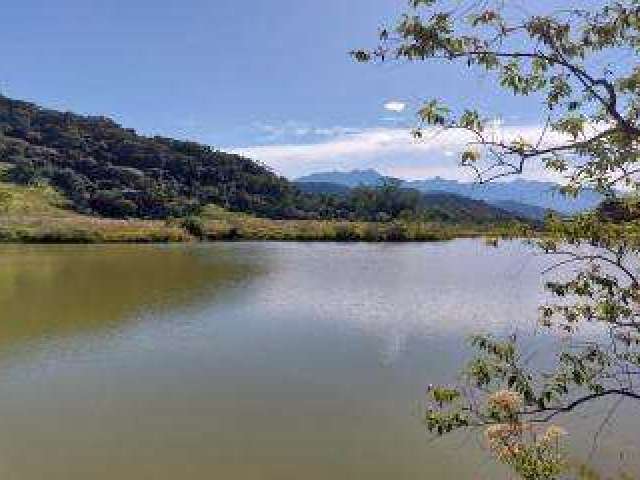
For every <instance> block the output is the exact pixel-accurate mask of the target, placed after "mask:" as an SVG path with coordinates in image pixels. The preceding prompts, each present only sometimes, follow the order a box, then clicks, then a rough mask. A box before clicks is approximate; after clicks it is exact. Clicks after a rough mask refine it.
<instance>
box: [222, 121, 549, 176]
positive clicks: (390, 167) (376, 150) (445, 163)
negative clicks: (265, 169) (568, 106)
mask: <svg viewBox="0 0 640 480" xmlns="http://www.w3.org/2000/svg"><path fill="white" fill-rule="evenodd" d="M345 131H346V130H345ZM542 131H543V129H542V127H541V126H538V125H521V126H509V127H504V126H503V127H501V128H499V129H496V131H495V132H494V133H493V134H494V135H495V137H496V138H497V139H500V140H504V141H509V140H513V139H515V138H518V137H523V138H525V139H527V140H529V141H531V142H536V141H537V140H538V138H539V137H540V135H541V133H542ZM332 133H335V134H336V136H335V137H330V138H329V139H328V140H326V141H322V142H317V143H305V144H282V145H261V146H249V147H243V148H234V149H232V150H233V151H234V152H235V153H239V154H242V155H246V156H248V157H250V158H254V159H256V160H259V161H261V162H263V163H266V164H267V165H269V166H271V167H272V168H273V169H274V170H275V171H276V172H278V173H280V174H282V175H285V176H288V177H291V178H294V177H298V176H301V175H305V174H308V173H312V172H316V171H324V170H334V169H337V170H350V169H354V168H375V169H377V170H379V171H380V172H382V173H384V174H386V175H393V176H398V177H401V178H424V177H433V176H436V175H438V176H442V177H445V178H451V179H461V180H471V179H472V177H471V175H470V172H469V171H468V170H466V169H463V168H461V167H459V166H458V164H457V157H458V155H459V153H460V152H461V151H462V150H463V149H464V148H465V146H466V145H467V143H468V142H469V141H470V140H471V137H470V136H469V135H468V134H466V133H464V132H462V131H454V130H451V131H444V132H442V131H436V130H434V129H431V130H429V129H427V130H426V131H425V136H424V138H423V139H422V140H416V139H414V138H412V136H411V135H410V132H409V130H408V129H405V128H370V129H366V130H360V131H355V132H349V133H340V132H339V131H337V130H336V131H332ZM560 141H562V138H561V137H560V135H558V134H552V133H549V134H547V137H546V141H545V144H555V143H558V142H560ZM523 176H524V177H526V178H538V179H555V180H558V177H557V176H551V174H550V173H549V172H547V171H545V169H544V168H543V166H542V165H541V164H539V163H537V164H532V165H531V166H530V167H529V168H528V169H527V171H526V172H525V174H524V175H523Z"/></svg>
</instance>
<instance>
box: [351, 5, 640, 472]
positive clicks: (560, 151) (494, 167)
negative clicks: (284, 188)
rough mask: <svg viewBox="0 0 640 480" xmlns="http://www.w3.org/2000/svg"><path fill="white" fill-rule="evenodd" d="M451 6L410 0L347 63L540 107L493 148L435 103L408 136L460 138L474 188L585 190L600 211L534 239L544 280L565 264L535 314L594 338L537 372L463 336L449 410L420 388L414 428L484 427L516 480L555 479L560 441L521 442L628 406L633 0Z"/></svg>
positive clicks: (489, 130)
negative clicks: (462, 83)
mask: <svg viewBox="0 0 640 480" xmlns="http://www.w3.org/2000/svg"><path fill="white" fill-rule="evenodd" d="M451 3H452V2H444V1H439V0H410V2H409V4H410V5H409V8H410V10H409V12H408V13H406V14H405V15H404V16H403V17H402V18H401V19H400V21H399V22H398V23H397V25H395V27H393V28H385V29H383V30H382V31H381V32H380V36H379V40H380V44H379V45H378V46H377V47H376V48H374V49H372V50H356V51H354V52H353V56H354V58H355V59H356V60H357V61H360V62H370V61H389V60H396V61H397V60H405V61H411V62H422V61H444V62H459V63H461V64H463V65H466V66H468V67H469V68H471V69H474V70H475V71H478V70H479V71H483V72H486V73H488V74H489V75H494V76H495V77H496V85H497V86H499V88H501V89H503V90H506V91H508V92H511V93H512V94H513V95H515V96H524V97H531V99H532V101H533V105H536V103H538V104H539V105H540V109H541V117H542V121H541V128H540V131H539V134H538V135H537V136H536V138H526V137H525V136H520V137H517V136H516V137H514V138H501V137H500V135H499V132H498V133H497V132H496V129H495V128H494V127H493V125H492V124H493V122H492V121H491V119H490V118H489V117H488V116H486V115H483V114H482V113H480V112H478V111H476V110H474V109H464V110H462V111H454V109H452V108H450V107H448V106H447V105H446V104H444V103H442V102H441V101H439V100H430V101H428V102H426V103H425V104H424V105H423V106H422V107H421V108H419V110H418V117H419V122H420V123H419V125H418V127H417V128H416V130H415V131H414V132H413V133H414V136H415V137H416V138H426V137H427V133H431V132H434V131H435V132H438V131H440V130H450V129H455V130H462V131H463V132H466V134H467V135H468V138H469V143H468V147H467V148H466V149H465V150H464V151H463V153H462V154H461V157H460V164H461V165H462V166H464V167H468V168H470V169H472V171H474V172H475V174H476V176H477V179H478V181H479V182H488V181H491V180H493V179H496V178H499V177H503V176H507V175H513V174H519V173H522V172H523V171H525V169H526V168H528V167H529V166H530V164H531V163H532V162H538V164H541V165H542V166H544V167H545V168H546V169H548V170H549V171H552V172H555V173H559V174H561V175H563V176H565V178H566V185H565V186H564V188H563V192H564V193H565V194H568V195H572V194H576V193H578V192H579V191H580V190H581V189H584V188H594V189H595V190H596V191H598V192H600V193H602V194H603V195H605V196H606V198H607V201H606V202H605V203H604V204H603V205H602V206H601V207H600V208H599V209H598V210H597V211H595V212H591V213H587V214H583V215H579V216H577V217H576V218H574V219H570V220H565V219H559V218H552V219H551V220H550V222H549V227H548V229H549V232H548V234H547V235H545V237H544V238H542V239H539V240H532V243H536V244H537V245H538V246H539V247H540V248H542V250H543V251H544V252H546V253H549V254H551V255H554V256H557V257H558V258H559V259H560V260H559V261H558V262H556V263H555V264H554V265H553V266H552V267H551V268H549V269H548V270H547V272H545V273H546V274H554V273H556V271H558V270H559V269H561V267H573V268H572V269H571V270H570V271H569V272H568V273H567V272H566V271H564V270H562V271H559V272H558V274H559V275H557V276H556V277H554V278H552V279H550V280H549V281H548V282H547V284H546V287H547V290H548V291H549V293H550V295H551V297H552V298H555V300H554V301H551V302H550V304H548V305H543V306H542V307H541V308H540V316H541V320H540V321H541V325H543V326H544V327H546V328H548V329H559V330H560V331H561V332H563V334H564V335H572V334H574V333H576V332H577V331H579V329H581V327H582V326H583V325H584V324H587V323H588V324H590V325H591V326H592V327H594V330H592V331H595V333H593V334H592V335H591V336H590V337H589V338H588V341H586V342H585V341H582V342H565V345H566V346H565V347H564V348H562V349H561V351H560V352H559V353H558V355H557V357H556V363H555V366H554V367H553V368H551V369H550V370H547V369H545V371H541V370H540V369H538V368H536V367H535V366H532V365H531V364H530V363H529V362H528V361H527V358H526V357H523V355H522V353H521V352H520V349H519V344H518V342H517V341H516V338H515V337H512V338H508V339H506V340H502V339H499V338H493V337H490V336H479V337H475V338H474V339H473V345H474V346H475V348H477V349H478V351H479V354H478V356H477V357H476V358H475V359H474V360H473V361H472V362H471V363H470V364H469V366H468V368H467V370H466V378H467V380H468V383H467V384H466V386H464V385H463V386H461V387H459V388H458V389H454V390H455V391H456V392H457V393H456V394H455V395H451V396H450V400H451V401H447V402H443V401H442V398H439V399H438V398H434V395H433V393H434V392H438V391H439V390H438V389H431V390H430V392H429V399H430V401H429V406H428V407H427V410H426V425H427V427H428V428H429V430H431V431H434V432H436V433H439V434H442V433H446V432H450V431H452V430H456V429H458V428H469V427H483V428H488V430H487V435H488V436H489V437H490V438H489V440H490V444H491V447H492V450H493V451H494V453H496V451H497V457H498V458H499V459H500V460H501V461H503V462H504V463H507V464H508V465H510V466H511V467H512V468H513V469H514V470H515V471H516V472H517V473H518V474H519V475H520V476H521V477H522V478H526V479H551V478H558V477H559V476H560V475H561V473H562V472H563V459H562V455H561V454H560V450H559V445H555V446H553V448H551V442H544V441H542V442H541V440H540V439H541V438H543V439H544V438H545V437H544V435H546V434H543V436H542V437H541V436H540V432H536V431H534V434H533V435H529V438H528V439H525V438H524V437H525V435H524V433H525V432H531V431H532V429H534V428H535V427H536V426H537V425H539V424H547V423H548V422H550V421H551V420H552V419H553V418H554V417H556V416H557V415H560V414H563V413H568V412H571V411H573V410H574V409H576V408H578V407H579V406H581V405H583V404H586V403H588V402H594V401H598V400H600V399H603V398H605V397H610V396H616V397H620V398H627V399H631V400H635V401H640V392H639V391H638V390H637V387H636V385H635V382H634V379H635V377H636V376H637V374H638V371H640V285H639V283H638V277H637V268H638V260H639V259H638V257H639V255H640V242H639V238H640V237H639V236H638V234H639V233H640V222H639V220H640V215H639V213H640V202H639V200H638V197H639V196H640V177H639V176H638V174H639V173H640V166H639V165H640V63H639V62H638V56H639V54H640V1H639V0H618V1H613V0H610V1H606V0H603V1H602V2H597V3H596V2H593V3H592V2H582V6H581V7H579V8H567V9H564V10H559V11H555V12H552V13H549V14H527V13H524V11H520V10H518V11H515V10H509V9H508V8H506V7H505V2H501V1H483V2H475V1H469V2H455V6H452V5H451ZM538 9H539V7H538ZM619 58H624V59H625V60H624V61H623V62H619V61H618V62H615V61H614V59H619ZM620 189H625V198H623V199H619V198H617V197H619V196H620ZM569 338H571V337H569ZM498 400H500V401H498ZM547 432H548V430H547ZM503 453H506V454H503Z"/></svg>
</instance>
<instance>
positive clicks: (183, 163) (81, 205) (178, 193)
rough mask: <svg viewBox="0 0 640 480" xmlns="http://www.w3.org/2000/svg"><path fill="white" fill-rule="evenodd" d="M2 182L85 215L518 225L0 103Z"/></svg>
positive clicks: (445, 203)
mask: <svg viewBox="0 0 640 480" xmlns="http://www.w3.org/2000/svg"><path fill="white" fill-rule="evenodd" d="M0 162H3V164H4V165H6V169H5V170H6V171H5V173H4V181H5V182H11V183H14V184H20V185H26V186H32V185H50V186H52V187H53V188H55V189H57V190H58V191H60V192H61V193H62V194H63V195H64V197H65V198H66V199H67V201H68V206H69V207H70V208H71V209H73V210H75V211H76V212H77V213H82V214H85V215H94V216H102V217H110V218H118V219H126V218H140V219H148V220H157V219H162V220H167V219H171V218H185V217H189V216H194V215H199V214H200V213H201V211H202V209H203V208H204V207H206V206H207V205H212V204H213V205H217V206H219V207H221V208H224V209H225V210H228V211H232V212H243V213H249V214H251V215H254V216H257V217H265V218H271V219H280V220H281V219H294V220H348V221H369V222H371V221H373V222H388V221H392V220H394V219H402V220H404V221H419V222H420V221H422V222H425V221H426V222H433V221H440V222H447V223H451V224H456V223H465V224H473V223H477V224H486V223H496V222H498V223H501V222H509V221H513V220H518V219H519V217H517V216H515V215H513V214H510V213H508V212H506V211H505V210H502V209H500V208H496V207H492V206H490V205H488V204H486V203H484V202H481V201H478V200H471V199H468V198H465V197H461V196H456V195H451V194H447V193H443V194H427V195H425V194H423V193H420V192H418V191H416V190H412V189H408V188H401V187H400V185H398V184H394V183H393V182H391V183H386V184H381V185H380V186H376V187H365V186H363V187H358V188H355V189H352V190H350V191H349V192H348V193H346V194H341V193H336V192H329V193H327V192H320V191H311V190H305V191H303V190H302V189H300V188H299V187H298V186H296V185H295V184H294V183H292V182H289V181H288V180H287V179H285V178H283V177H280V176H278V175H275V174H274V173H273V172H272V171H271V170H270V169H269V168H267V167H266V166H264V165H261V164H260V163H258V162H256V161H254V160H251V159H248V158H245V157H242V156H239V155H234V154H229V153H225V152H221V151H218V150H215V149H213V148H211V147H208V146H205V145H201V144H197V143H194V142H185V141H179V140H174V139H170V138H163V137H145V136H141V135H138V134H136V132H135V131H133V130H131V129H128V128H123V127H121V126H120V125H118V124H117V123H115V122H114V121H112V120H110V119H108V118H104V117H89V116H81V115H76V114H73V113H68V112H58V111H54V110H49V109H44V108H41V107H38V106H37V105H34V104H32V103H27V102H23V101H18V100H12V99H9V98H7V97H3V96H0Z"/></svg>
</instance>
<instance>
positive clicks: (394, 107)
mask: <svg viewBox="0 0 640 480" xmlns="http://www.w3.org/2000/svg"><path fill="white" fill-rule="evenodd" d="M384 108H385V110H389V111H390V112H395V113H402V112H404V109H405V108H407V104H406V103H404V102H398V101H391V102H387V103H385V104H384Z"/></svg>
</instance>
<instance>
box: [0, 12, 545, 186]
mask: <svg viewBox="0 0 640 480" xmlns="http://www.w3.org/2000/svg"><path fill="white" fill-rule="evenodd" d="M516 3H523V2H522V1H520V2H516ZM526 3H527V2H524V4H526ZM539 3H540V2H539ZM542 3H543V4H544V3H545V2H544V1H543V2H542ZM405 5H406V1H405V0H322V1H317V0H250V1H246V2H241V1H239V0H172V1H169V0H153V1H152V0H57V1H55V2H54V1H51V0H20V1H15V0H5V1H4V2H3V6H2V19H1V20H0V22H1V23H0V24H1V26H2V28H0V44H1V45H3V47H4V48H3V58H2V67H0V88H1V89H2V92H3V93H4V94H6V95H9V96H11V97H15V98H21V99H27V100H31V101H34V102H37V103H39V104H42V105H45V106H48V107H52V108H58V109H64V110H72V111H76V112H79V113H86V114H103V115H109V116H112V117H114V118H115V119H116V120H117V121H119V122H120V123H122V124H123V125H125V126H127V127H131V128H135V129H136V130H138V131H139V132H141V133H144V134H149V135H155V134H159V135H166V136H173V137H179V138H189V139H193V140H197V141H201V142H204V143H207V144H211V145H213V146H215V147H217V148H220V149H224V150H232V151H239V152H242V153H246V154H248V155H250V156H252V157H255V158H256V159H258V160H262V161H264V162H266V163H268V164H270V165H272V166H273V167H274V168H275V169H276V171H278V172H279V173H282V174H285V175H287V176H290V177H295V176H298V175H302V174H304V173H309V172H311V171H317V170H325V169H333V168H337V169H350V168H370V167H372V168H378V169H380V170H381V171H383V172H384V173H387V174H394V175H398V176H403V177H407V178H418V177H425V176H432V175H436V174H439V175H443V176H447V177H451V178H459V177H460V175H461V173H460V171H459V169H458V168H457V167H456V166H455V159H454V158H453V157H452V155H453V153H455V150H456V148H457V147H456V145H457V144H456V141H453V140H452V141H449V142H447V141H440V140H436V141H434V142H433V143H432V144H431V145H430V146H426V145H420V146H416V145H413V144H412V143H411V140H410V138H409V135H408V133H407V128H408V127H410V126H411V125H412V122H413V115H412V112H411V109H412V107H415V106H417V105H418V104H419V102H420V101H421V100H424V99H430V98H432V97H439V98H442V99H444V100H446V101H449V102H450V103H452V104H453V105H458V106H462V105H474V106H478V107H480V108H481V109H483V110H484V111H487V112H491V113H492V114H495V115H496V116H497V115H500V116H501V117H502V118H503V120H504V122H505V125H507V126H508V125H513V126H514V128H516V127H517V128H528V129H534V130H535V128H536V125H537V123H536V122H537V121H538V118H537V117H536V116H535V115H534V114H532V113H531V111H532V109H531V105H530V103H529V102H525V101H522V100H519V101H516V100H514V99H513V98H511V97H510V96H508V95H504V94H497V93H496V91H495V90H494V89H493V79H492V78H491V77H482V76H479V77H478V76H470V75H469V72H468V71H467V70H466V69H464V68H461V67H457V66H451V65H446V64H430V65H421V64H413V65H408V64H403V65H401V64H386V65H358V64H355V63H354V62H353V61H352V60H351V59H350V58H349V56H348V54H347V52H348V51H349V50H350V49H352V48H354V47H360V46H369V45H372V44H373V43H374V40H375V34H376V30H377V28H378V26H380V25H382V24H384V23H389V22H390V21H392V20H393V19H394V18H396V17H397V16H398V15H399V14H400V13H401V12H402V11H403V9H404V7H405ZM389 102H400V103H403V104H407V108H406V109H404V110H403V111H391V110H388V109H385V107H384V106H385V104H388V103H389ZM395 110H398V109H397V108H396V109H395ZM534 110H535V109H534ZM454 140H455V139H454Z"/></svg>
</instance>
